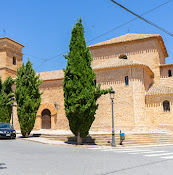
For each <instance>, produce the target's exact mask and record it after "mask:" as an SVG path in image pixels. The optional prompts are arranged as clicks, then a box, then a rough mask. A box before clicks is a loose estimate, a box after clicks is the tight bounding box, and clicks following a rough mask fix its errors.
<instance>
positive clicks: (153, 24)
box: [110, 0, 173, 37]
mask: <svg viewBox="0 0 173 175" xmlns="http://www.w3.org/2000/svg"><path fill="white" fill-rule="evenodd" d="M110 1H112V2H113V3H115V4H117V5H118V6H120V7H121V8H123V9H124V10H126V11H128V12H129V13H131V14H133V15H135V16H136V17H138V18H139V19H141V20H143V21H145V22H146V23H148V24H150V25H152V26H154V27H156V28H158V29H159V30H161V31H163V32H165V33H167V34H168V35H170V36H172V37H173V33H171V32H169V31H167V30H166V29H164V28H162V27H160V26H158V25H157V24H155V23H153V22H151V21H149V20H147V19H145V18H143V17H142V16H140V15H138V14H136V13H134V12H132V11H131V10H129V9H127V8H126V7H124V6H122V5H121V4H119V3H118V2H116V1H114V0H110Z"/></svg>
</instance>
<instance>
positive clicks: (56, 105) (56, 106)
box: [54, 101, 58, 109]
mask: <svg viewBox="0 0 173 175" xmlns="http://www.w3.org/2000/svg"><path fill="white" fill-rule="evenodd" d="M54 105H55V108H56V109H58V103H57V102H56V101H55V103H54Z"/></svg>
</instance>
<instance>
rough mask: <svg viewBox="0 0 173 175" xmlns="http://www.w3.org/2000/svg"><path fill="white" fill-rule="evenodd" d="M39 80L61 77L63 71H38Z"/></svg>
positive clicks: (62, 76)
mask: <svg viewBox="0 0 173 175" xmlns="http://www.w3.org/2000/svg"><path fill="white" fill-rule="evenodd" d="M38 74H40V79H41V80H54V79H63V78H64V71H63V70H54V71H48V72H39V73H37V75H38Z"/></svg>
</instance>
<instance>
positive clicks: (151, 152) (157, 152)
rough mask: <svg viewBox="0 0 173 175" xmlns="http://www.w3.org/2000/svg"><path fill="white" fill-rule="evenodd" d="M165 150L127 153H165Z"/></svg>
mask: <svg viewBox="0 0 173 175" xmlns="http://www.w3.org/2000/svg"><path fill="white" fill-rule="evenodd" d="M165 152H167V151H143V152H136V153H129V154H133V155H135V154H152V153H165Z"/></svg>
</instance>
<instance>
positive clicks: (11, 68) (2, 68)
mask: <svg viewBox="0 0 173 175" xmlns="http://www.w3.org/2000/svg"><path fill="white" fill-rule="evenodd" d="M23 48H24V46H23V45H22V44H20V43H18V42H16V41H14V40H12V39H10V38H8V37H3V38H0V77H1V78H2V81H4V80H5V79H6V78H7V77H9V76H11V77H12V78H15V77H16V74H17V69H18V68H19V67H20V66H21V65H22V58H23V54H22V49H23Z"/></svg>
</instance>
